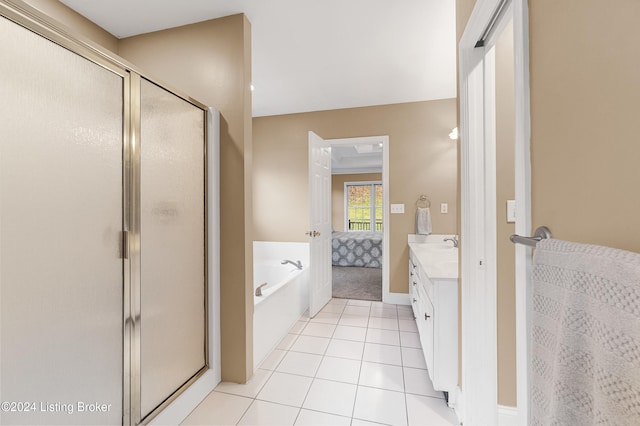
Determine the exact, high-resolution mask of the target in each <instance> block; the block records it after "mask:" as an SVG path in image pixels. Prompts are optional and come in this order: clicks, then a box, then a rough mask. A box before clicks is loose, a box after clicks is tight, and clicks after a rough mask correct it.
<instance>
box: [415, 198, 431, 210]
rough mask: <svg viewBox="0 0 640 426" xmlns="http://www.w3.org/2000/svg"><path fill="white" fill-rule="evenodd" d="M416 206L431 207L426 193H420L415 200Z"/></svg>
mask: <svg viewBox="0 0 640 426" xmlns="http://www.w3.org/2000/svg"><path fill="white" fill-rule="evenodd" d="M416 207H418V208H422V209H424V208H427V207H431V201H429V198H427V196H426V195H421V196H420V197H419V198H418V200H417V201H416Z"/></svg>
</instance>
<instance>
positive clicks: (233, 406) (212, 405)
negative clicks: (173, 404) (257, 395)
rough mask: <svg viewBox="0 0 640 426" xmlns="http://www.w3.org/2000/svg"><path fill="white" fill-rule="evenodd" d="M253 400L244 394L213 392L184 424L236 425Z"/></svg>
mask: <svg viewBox="0 0 640 426" xmlns="http://www.w3.org/2000/svg"><path fill="white" fill-rule="evenodd" d="M252 401H253V400H252V399H251V398H245V397H243V396H237V395H229V394H226V393H220V392H211V393H210V394H209V396H207V397H206V398H205V399H204V400H203V401H202V402H201V403H200V404H199V405H198V406H197V407H196V409H195V410H193V411H192V412H191V414H189V417H187V418H186V419H185V420H184V422H182V424H183V425H234V424H236V423H238V421H239V420H240V418H241V417H242V416H243V415H244V413H245V412H246V411H247V408H249V405H251V402H252Z"/></svg>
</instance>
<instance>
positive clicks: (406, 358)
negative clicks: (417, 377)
mask: <svg viewBox="0 0 640 426" xmlns="http://www.w3.org/2000/svg"><path fill="white" fill-rule="evenodd" d="M400 349H401V351H402V365H403V366H405V367H411V368H422V369H423V370H426V369H427V362H426V361H425V360H424V353H423V352H422V349H418V348H400Z"/></svg>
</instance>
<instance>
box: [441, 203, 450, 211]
mask: <svg viewBox="0 0 640 426" xmlns="http://www.w3.org/2000/svg"><path fill="white" fill-rule="evenodd" d="M440 213H449V204H447V203H441V204H440Z"/></svg>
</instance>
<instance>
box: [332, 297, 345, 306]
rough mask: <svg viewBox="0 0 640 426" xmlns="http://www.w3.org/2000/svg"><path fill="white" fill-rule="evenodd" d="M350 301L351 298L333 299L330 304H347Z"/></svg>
mask: <svg viewBox="0 0 640 426" xmlns="http://www.w3.org/2000/svg"><path fill="white" fill-rule="evenodd" d="M348 302H349V299H335V298H334V299H331V300H329V305H340V306H345V305H346V304H347V303H348Z"/></svg>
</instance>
